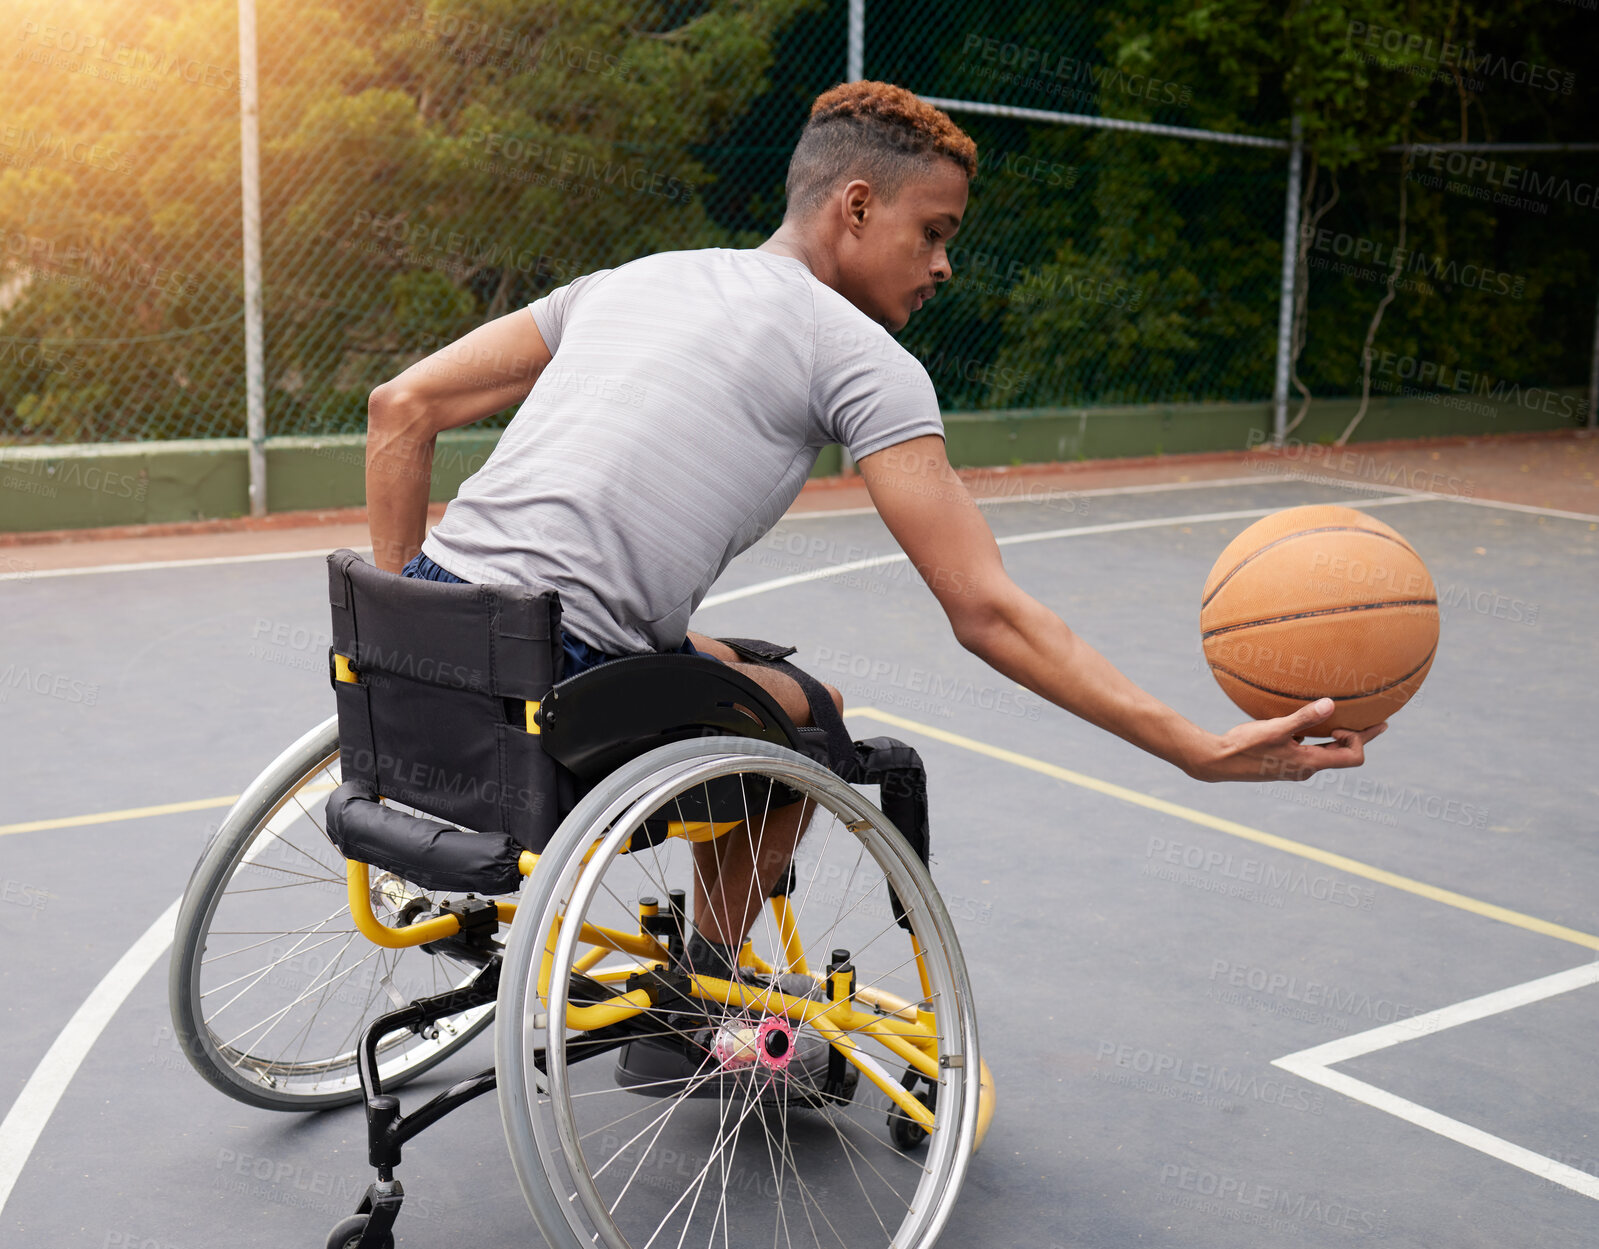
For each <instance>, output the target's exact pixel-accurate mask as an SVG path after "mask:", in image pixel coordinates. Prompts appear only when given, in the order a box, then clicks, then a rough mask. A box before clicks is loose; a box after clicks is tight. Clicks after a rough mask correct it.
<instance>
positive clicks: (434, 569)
mask: <svg viewBox="0 0 1599 1249" xmlns="http://www.w3.org/2000/svg"><path fill="white" fill-rule="evenodd" d="M400 576H402V577H420V578H421V579H422V580H424V581H453V582H456V583H457V584H460V585H465V584H466V579H465V578H464V577H457V576H456V575H455V574H454V573H453V572H451V571H450V570H449V569H447V568H441V567H439V565H437V564H435V563H434V562H433V561H432V560H431V559H429V558H428V557H427V556H426V555H423V554H422V553H421V552H420V551H418V552H417V554H416V557H415V558H414V559H412V560H411V562H410V563H409V564H407V565H406V566H405V567H404V568H403V569H402V570H401V572H400ZM561 649H562V650H564V651H565V652H566V672H565V676H569V677H575V676H576V675H577V674H578V673H580V672H583V671H585V670H587V669H589V668H593V667H596V666H597V665H599V664H603V663H609V662H610V661H611V660H613V659H623V658H626V656H623V655H610V654H607V653H606V652H605V651H602V650H601V649H600V648H599V647H598V646H594V645H591V644H590V643H588V642H585V641H584V640H583V639H582V638H580V637H578V636H576V635H575V634H573V633H572V632H571V631H570V630H568V629H564V628H563V629H562V630H561ZM633 653H635V654H652V653H653V652H650V651H637V652H633ZM664 653H666V654H676V655H704V656H705V658H707V659H716V661H717V662H718V663H721V662H723V661H722V660H720V659H717V657H716V656H715V655H711V654H707V653H706V652H705V651H702V650H696V649H695V647H694V643H692V642H690V641H689V640H688V639H687V638H684V639H683V645H681V646H679V647H678V648H677V650H675V651H667V652H664Z"/></svg>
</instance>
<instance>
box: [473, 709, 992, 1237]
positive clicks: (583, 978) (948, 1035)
mask: <svg viewBox="0 0 1599 1249" xmlns="http://www.w3.org/2000/svg"><path fill="white" fill-rule="evenodd" d="M796 800H797V801H798V802H799V804H800V806H799V808H798V811H799V812H802V813H803V816H804V819H805V821H806V822H805V823H804V824H803V825H802V826H803V827H804V828H805V830H806V831H805V832H804V835H803V840H802V841H801V842H800V845H799V848H798V851H797V853H796V855H795V858H794V876H793V881H792V894H791V897H790V899H789V902H788V904H787V905H786V907H785V906H784V904H782V903H780V902H779V903H776V904H774V905H773V906H771V907H770V908H768V909H765V910H763V911H762V914H761V916H760V918H758V919H757V920H756V923H755V927H754V929H753V930H752V933H751V942H750V945H749V946H748V947H747V948H746V950H745V952H744V956H743V957H744V961H745V962H746V963H747V964H748V965H749V967H750V969H751V970H750V974H751V975H752V976H754V981H753V984H749V985H745V986H742V987H735V986H732V985H731V984H730V983H729V982H727V981H714V980H710V979H709V978H704V977H699V976H695V977H692V978H690V977H688V976H687V975H685V974H683V972H682V971H681V970H680V969H675V968H671V967H669V966H664V961H663V958H662V957H661V953H662V947H661V946H660V945H658V944H657V945H654V946H653V947H652V946H651V945H650V942H651V941H652V939H653V938H656V937H661V935H662V934H663V933H665V932H667V931H668V930H669V929H670V927H671V925H670V923H665V924H663V923H662V921H661V920H660V919H659V918H652V917H650V916H649V914H648V913H649V911H650V906H649V900H650V899H655V900H657V901H658V902H660V903H661V904H662V906H663V909H664V908H665V907H666V906H667V903H668V899H669V898H671V896H672V891H673V890H683V891H684V894H686V896H687V897H689V898H692V897H693V887H694V883H695V875H696V870H697V869H696V865H695V864H696V859H695V854H694V847H693V846H692V845H691V844H689V842H688V840H687V839H686V838H685V837H683V836H672V837H669V838H667V839H665V840H663V841H657V842H656V843H655V844H653V845H649V846H644V845H643V839H640V840H639V841H638V842H635V834H637V833H638V832H639V830H640V829H641V828H642V827H644V826H645V822H646V820H649V821H650V822H651V825H652V826H655V827H657V828H658V827H659V824H660V821H661V820H662V818H663V817H664V818H667V819H673V820H679V821H682V824H681V825H680V826H679V829H678V831H679V832H683V831H687V830H688V829H691V828H692V829H694V830H696V832H698V833H699V834H701V835H703V834H704V833H705V832H706V830H707V828H708V826H709V825H710V824H712V823H714V824H715V825H716V827H717V829H718V830H719V836H718V837H717V838H716V844H717V847H718V849H719V850H720V851H721V852H723V853H733V852H734V850H735V848H736V842H733V841H727V839H739V838H742V839H744V840H745V841H746V843H748V842H750V841H751V840H752V837H751V831H750V830H751V829H752V828H760V827H762V826H763V824H764V821H765V820H767V819H768V818H773V819H778V818H781V817H777V816H773V815H772V813H773V812H774V811H775V810H777V808H778V807H779V806H781V805H782V804H785V803H794V802H795V801H796ZM730 803H732V804H734V805H736V806H738V807H739V808H740V809H739V810H738V811H730V810H729V804H730ZM791 810H792V808H791ZM735 814H736V815H738V816H740V818H739V820H738V821H737V822H733V821H732V820H731V819H730V816H731V815H735ZM724 843H726V844H724ZM633 845H636V846H638V847H639V848H634V849H631V850H630V849H629V847H630V846H633ZM702 853H703V852H702ZM896 898H897V899H898V901H899V902H900V903H901V904H902V908H903V912H904V913H905V914H907V915H908V917H909V922H910V925H911V931H910V932H907V931H906V930H905V929H904V928H902V927H901V926H900V925H899V923H898V922H897V921H896V915H897V908H896V906H895V901H894V900H895V899H896ZM641 899H642V900H643V902H644V905H643V907H642V908H641V906H640V902H641ZM785 911H786V914H785ZM662 939H663V940H667V941H670V938H669V937H662ZM607 943H609V944H610V947H611V948H610V950H609V952H607V951H606V949H605V948H604V947H605V946H606V944H607ZM641 943H642V944H641ZM846 953H847V958H846V957H845V956H846ZM829 967H831V968H832V969H833V970H832V973H831V974H830V973H829ZM685 990H686V992H685ZM500 1018H501V1019H502V1021H505V1022H504V1023H503V1024H502V1026H501V1027H500V1028H498V1029H497V1030H496V1034H495V1051H496V1061H497V1066H498V1070H499V1076H500V1082H499V1090H500V1100H501V1111H502V1117H503V1119H504V1124H505V1130H506V1137H507V1140H508V1142H509V1144H510V1147H511V1155H512V1160H513V1162H514V1164H515V1167H516V1171H517V1175H518V1177H519V1179H520V1182H521V1185H522V1189H523V1192H524V1193H525V1195H526V1196H527V1200H528V1204H529V1206H530V1207H531V1209H532V1210H533V1213H534V1217H535V1218H536V1220H537V1221H538V1224H539V1227H540V1230H541V1231H543V1233H544V1235H545V1237H546V1239H547V1240H548V1241H549V1243H550V1244H551V1245H556V1246H578V1245H593V1244H596V1243H598V1244H603V1245H609V1246H612V1247H613V1249H623V1247H625V1246H640V1247H642V1246H645V1245H652V1244H653V1245H661V1244H667V1245H695V1244H698V1245H711V1244H715V1245H725V1244H791V1243H805V1244H838V1245H841V1246H847V1247H849V1249H854V1247H855V1246H868V1245H880V1246H888V1245H893V1246H896V1247H899V1249H909V1247H912V1246H927V1245H930V1244H932V1242H933V1241H934V1240H935V1239H936V1237H937V1235H938V1233H939V1231H940V1229H941V1228H942V1227H943V1225H944V1223H945V1221H946V1219H947V1218H948V1215H949V1212H950V1209H951V1206H952V1204H953V1202H954V1199H955V1196H956V1193H957V1191H958V1189H959V1187H960V1183H961V1180H962V1179H963V1177H964V1175H965V1171H966V1165H967V1161H968V1158H969V1156H970V1154H971V1152H972V1150H973V1148H974V1144H975V1142H976V1141H977V1140H978V1138H979V1135H980V1133H979V1121H980V1119H981V1121H982V1124H983V1126H986V1121H987V1114H988V1111H989V1109H990V1108H991V1107H990V1105H988V1104H985V1105H983V1106H982V1107H981V1109H982V1111H983V1113H982V1114H981V1115H980V1114H979V1111H980V1105H979V1102H980V1098H979V1072H980V1070H981V1066H980V1062H979V1060H978V1055H977V1037H976V1023H975V1016H974V1012H973V1007H972V997H971V990H970V986H969V984H968V980H967V975H966V969H965V965H964V963H963V961H962V959H961V956H960V951H959V948H958V946H957V943H956V937H955V931H954V928H953V926H952V925H951V923H950V920H949V916H948V914H947V912H946V911H945V909H944V906H943V903H942V901H941V900H940V898H939V896H938V893H937V891H936V889H935V888H934V887H933V883H932V880H931V878H930V877H929V876H928V874H927V872H926V869H925V868H924V867H923V866H922V864H921V863H920V862H919V861H918V860H917V859H916V857H915V855H914V853H913V852H912V851H911V849H910V847H909V845H908V844H907V843H906V842H905V840H904V839H903V838H902V837H901V836H900V834H899V833H898V831H897V830H895V829H894V827H893V826H892V825H891V824H890V823H889V821H888V820H887V818H886V817H885V816H884V815H883V814H882V812H880V811H879V810H877V809H876V808H875V807H874V806H872V804H871V803H869V802H868V801H866V799H865V798H864V797H863V796H862V795H861V794H859V793H858V792H857V791H856V790H855V789H853V788H852V787H851V786H850V785H848V784H846V783H845V782H843V781H841V780H839V779H838V778H837V777H835V776H834V775H833V774H832V773H831V772H829V771H827V770H826V769H825V768H823V767H821V766H820V765H819V764H817V763H815V762H813V761H811V760H810V759H808V758H806V757H805V756H803V755H800V754H798V753H797V752H795V751H792V750H789V749H787V748H786V747H782V746H776V745H770V744H768V743H764V742H758V741H754V740H751V739H745V738H737V737H724V738H703V739H699V740H695V741H682V742H676V743H673V744H671V745H667V746H662V747H659V748H658V749H656V750H653V751H651V752H649V753H648V754H646V755H643V756H641V757H640V758H638V759H635V760H633V761H632V762H631V763H629V764H628V765H626V766H624V767H622V768H620V769H618V770H617V771H616V772H614V773H613V774H612V775H611V776H609V777H607V778H606V779H605V781H603V782H602V783H600V784H599V785H598V786H596V787H595V789H594V790H592V791H591V792H590V793H589V794H588V795H587V796H586V797H585V798H584V800H583V801H582V803H580V804H579V806H578V807H577V808H576V809H575V810H574V811H573V812H572V813H571V814H570V815H569V816H568V817H567V819H566V821H565V822H564V823H563V824H562V826H561V829H560V830H559V832H558V833H557V834H556V837H555V839H554V840H553V841H552V842H551V844H550V846H549V847H548V849H547V850H546V852H545V854H544V855H543V856H542V857H541V859H540V862H539V866H538V868H537V869H536V870H535V871H534V873H533V874H532V876H530V877H529V878H528V880H527V882H526V883H525V884H524V891H523V902H522V906H521V907H520V909H519V910H518V913H517V917H516V920H515V922H514V923H513V925H512V930H511V938H510V941H509V943H508V945H507V951H506V963H505V969H504V972H503V974H502V977H501V982H500ZM551 1020H555V1021H557V1026H555V1027H551V1026H550V1021H551ZM561 1021H564V1023H565V1026H560V1022H561ZM913 1075H921V1076H924V1077H925V1078H926V1082H927V1083H928V1084H930V1085H931V1086H932V1088H933V1091H934V1092H935V1093H936V1112H933V1111H930V1110H929V1109H928V1106H929V1105H930V1104H934V1102H935V1099H934V1098H933V1097H928V1096H927V1095H926V1094H925V1093H924V1094H923V1095H922V1096H920V1097H918V1096H915V1095H913V1094H911V1093H909V1092H907V1089H908V1088H910V1087H911V1086H912V1085H914V1084H915V1083H916V1080H915V1079H913V1078H911V1077H912V1076H913ZM652 1077H653V1078H652ZM983 1100H984V1101H985V1103H986V1100H987V1099H986V1098H984V1099H983ZM889 1107H895V1108H896V1109H898V1110H899V1111H900V1112H901V1113H903V1114H906V1115H908V1116H910V1117H911V1118H913V1119H914V1120H915V1121H916V1122H917V1123H918V1124H919V1125H921V1127H922V1128H923V1134H922V1138H921V1142H919V1143H918V1144H917V1147H915V1148H914V1149H906V1148H902V1147H901V1146H900V1145H899V1144H898V1143H896V1141H895V1139H894V1135H895V1134H894V1133H892V1132H891V1130H890V1128H889V1126H888V1124H887V1123H886V1122H885V1110H887V1109H888V1108H889ZM912 1107H914V1109H912Z"/></svg>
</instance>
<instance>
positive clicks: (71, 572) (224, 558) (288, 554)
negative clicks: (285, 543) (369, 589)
mask: <svg viewBox="0 0 1599 1249" xmlns="http://www.w3.org/2000/svg"><path fill="white" fill-rule="evenodd" d="M18 549H25V548H18ZM329 549H330V548H328V547H319V548H317V549H316V550H314V551H267V552H265V553H263V554H259V555H208V556H205V557H204V558H202V559H154V560H150V561H148V562H147V563H143V564H95V565H92V566H90V567H88V568H41V569H36V570H31V571H28V572H0V581H37V580H39V579H40V578H41V577H86V576H88V575H89V574H90V573H97V572H150V571H153V570H155V569H157V568H204V567H206V566H208V565H211V564H261V563H265V562H266V561H268V560H275V559H309V558H310V557H311V556H313V555H315V556H318V557H326V556H327V553H328V550H329ZM350 549H351V550H353V551H358V552H359V551H370V550H371V549H372V548H371V547H369V546H357V547H351V548H350Z"/></svg>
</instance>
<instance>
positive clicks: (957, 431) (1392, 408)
mask: <svg viewBox="0 0 1599 1249" xmlns="http://www.w3.org/2000/svg"><path fill="white" fill-rule="evenodd" d="M1573 395H1575V392H1569V393H1568V392H1545V391H1535V392H1531V394H1530V396H1528V398H1529V399H1532V400H1534V402H1531V403H1528V402H1523V403H1521V404H1515V403H1500V404H1497V405H1495V404H1492V403H1489V402H1488V401H1486V400H1484V399H1482V398H1481V397H1479V396H1470V397H1469V398H1468V397H1466V396H1453V395H1441V396H1440V397H1439V398H1440V402H1439V403H1432V402H1429V401H1426V400H1420V399H1387V398H1381V399H1374V400H1373V401H1372V405H1371V409H1370V410H1369V411H1368V412H1367V414H1366V418H1365V420H1364V421H1363V422H1362V424H1361V427H1360V429H1359V430H1357V431H1356V435H1355V438H1354V439H1353V441H1357V442H1361V441H1371V440H1375V439H1386V438H1423V437H1432V436H1437V435H1444V434H1481V433H1512V432H1520V431H1526V430H1547V429H1561V428H1572V427H1573V426H1572V422H1571V420H1570V419H1569V418H1568V417H1567V416H1566V415H1565V412H1566V411H1569V410H1570V405H1569V404H1565V403H1563V400H1564V399H1565V398H1569V397H1571V396H1573ZM1578 398H1580V396H1578ZM1445 400H1447V401H1452V402H1456V403H1458V404H1460V405H1462V406H1456V407H1446V406H1444V404H1443V402H1442V401H1445ZM1355 407H1356V402H1355V401H1354V400H1352V399H1333V400H1320V401H1318V402H1317V403H1316V405H1315V406H1314V407H1313V408H1312V410H1311V416H1310V417H1309V418H1308V419H1307V420H1306V422H1305V423H1304V425H1303V426H1301V427H1300V428H1299V429H1297V430H1295V431H1294V437H1295V438H1297V439H1300V440H1301V441H1303V442H1307V443H1310V442H1330V441H1331V440H1332V439H1333V438H1335V437H1336V436H1337V435H1338V434H1339V433H1340V432H1341V431H1342V429H1343V427H1344V425H1345V424H1347V423H1348V420H1349V418H1350V416H1351V415H1352V414H1353V413H1354V410H1355ZM1579 410H1580V409H1579ZM1270 426H1271V408H1270V405H1269V404H1264V403H1260V404H1180V405H1156V406H1148V407H1127V408H1080V409H1028V410H1026V411H1019V412H983V413H950V414H948V415H946V416H945V418H944V429H945V433H946V436H947V440H948V445H949V457H950V461H951V462H952V463H953V464H955V465H956V467H959V468H968V467H977V466H980V465H1002V464H1032V463H1039V462H1045V461H1057V460H1096V459H1114V458H1118V457H1123V456H1142V455H1175V454H1179V453H1182V452H1189V451H1225V450H1229V449H1238V450H1241V449H1243V448H1245V447H1248V446H1252V445H1254V444H1256V443H1259V442H1260V441H1262V440H1263V439H1264V438H1265V437H1266V436H1267V431H1268V430H1269V429H1270ZM498 438H499V432H498V431H497V430H495V431H483V432H474V431H471V430H452V431H450V432H447V433H444V434H441V435H440V436H439V440H438V448H437V452H436V454H435V457H434V468H433V490H432V497H433V498H434V499H435V500H443V499H449V498H452V497H454V495H455V492H456V490H457V489H459V487H460V484H461V482H462V481H464V480H465V479H466V478H467V477H469V476H471V474H472V473H474V472H476V471H477V470H478V469H479V468H480V467H482V465H483V462H484V460H485V459H486V458H487V456H488V454H489V452H490V451H491V450H493V448H494V445H495V443H496V442H497V441H498ZM266 454H267V506H268V510H270V511H273V512H289V511H300V510H306V509H312V508H326V507H358V506H360V505H361V504H363V503H364V502H365V500H366V491H365V483H364V467H365V458H366V450H365V439H364V438H363V437H362V436H360V435H347V436H341V437H328V438H273V439H269V440H268V441H267V453H266ZM838 469H839V450H838V448H837V447H828V448H827V449H826V450H825V451H823V453H822V455H821V456H820V458H819V459H818V460H817V462H816V468H815V470H814V471H813V474H812V475H813V476H831V475H832V474H834V473H837V472H838ZM248 511H249V472H248V466H247V447H246V444H245V442H244V440H243V439H239V438H214V439H189V440H184V441H175V442H149V443H104V444H90V445H84V446H63V447H0V531H30V530H40V529H83V528H92V527H96V526H102V525H134V524H150V523H156V522H162V521H184V520H203V519H210V518H213V517H227V516H243V515H245V514H246V513H247V512H248Z"/></svg>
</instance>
